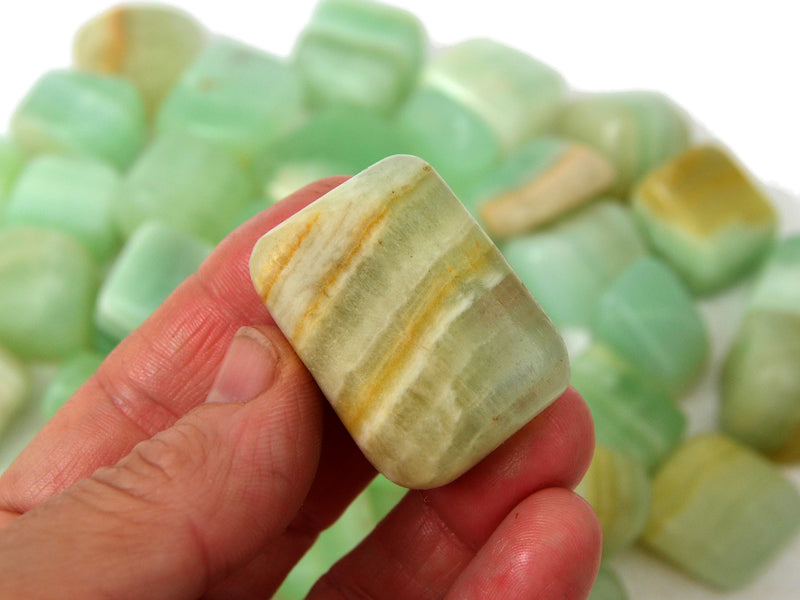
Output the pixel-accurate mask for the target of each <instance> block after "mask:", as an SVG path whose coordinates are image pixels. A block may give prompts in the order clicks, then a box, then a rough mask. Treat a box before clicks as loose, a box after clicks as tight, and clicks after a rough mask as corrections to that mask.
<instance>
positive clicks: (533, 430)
mask: <svg viewBox="0 0 800 600" xmlns="http://www.w3.org/2000/svg"><path fill="white" fill-rule="evenodd" d="M593 446H594V434H593V429H592V421H591V416H590V414H589V411H588V408H587V407H586V404H585V403H584V402H583V400H582V399H581V398H580V396H579V395H578V394H577V393H576V392H575V391H574V390H572V389H570V390H568V391H567V392H566V393H565V394H564V395H562V396H561V398H559V399H558V400H557V401H556V402H554V403H553V404H552V405H551V406H550V407H549V408H547V409H546V410H545V411H543V412H542V413H541V414H540V415H539V416H538V417H536V418H535V419H533V421H531V422H530V423H529V424H528V425H527V426H525V427H524V428H523V429H521V430H520V431H519V432H517V434H515V435H514V436H513V437H512V438H511V439H510V440H508V441H507V442H506V443H505V444H503V445H502V446H501V447H500V448H498V449H497V450H496V451H495V452H493V453H492V454H491V455H489V456H488V457H487V458H486V459H485V460H483V461H482V462H481V463H480V464H478V465H477V466H476V467H475V468H474V469H472V470H471V471H469V472H468V473H467V474H465V475H464V476H462V477H461V478H459V479H458V480H456V481H455V482H453V483H451V484H449V485H447V486H444V487H442V488H439V489H435V490H427V491H417V492H412V493H409V494H407V495H406V497H405V498H404V499H403V500H402V501H401V502H400V504H399V505H398V506H397V507H396V508H395V509H394V510H393V511H392V512H391V513H390V514H389V515H388V516H387V517H386V519H384V520H383V521H382V522H381V523H380V524H379V525H378V527H377V528H376V529H375V531H373V532H372V534H371V535H370V536H368V537H367V538H366V539H365V540H364V542H362V543H361V544H360V545H359V546H358V547H357V548H356V549H355V550H353V551H352V552H351V553H350V554H348V555H347V556H346V557H345V558H343V559H342V560H341V561H340V562H339V563H337V564H336V565H334V567H333V568H332V569H331V570H330V571H329V572H328V573H327V574H326V575H325V576H324V577H323V578H322V580H320V582H319V583H318V584H317V586H316V587H315V588H314V589H313V590H312V594H311V596H310V597H311V598H324V597H327V596H326V594H329V593H333V592H336V593H338V594H339V597H342V598H351V597H354V598H355V597H358V598H360V597H362V596H366V597H380V598H384V597H386V594H387V593H389V591H390V592H391V594H392V596H391V597H393V598H408V599H411V598H415V599H416V598H429V597H431V598H434V597H435V598H439V597H442V596H443V595H444V594H445V593H446V591H447V590H448V589H449V587H450V586H451V585H452V584H453V582H454V581H455V579H456V577H457V576H458V574H459V573H460V572H461V571H462V570H463V569H465V568H466V566H467V565H468V564H469V563H470V561H471V560H472V559H473V557H474V555H475V553H476V552H477V551H478V549H479V548H481V546H482V545H483V544H484V543H485V542H486V540H487V539H488V538H489V536H490V535H491V534H492V532H493V531H494V530H495V529H496V528H497V527H498V526H499V525H500V523H501V522H502V521H503V519H504V518H505V517H506V515H507V514H508V513H509V512H510V511H511V510H512V509H513V507H514V506H516V505H517V504H519V503H520V502H522V501H523V500H524V499H525V498H527V497H528V496H530V495H531V494H533V493H535V492H536V491H538V490H540V489H543V488H547V487H559V486H564V487H570V486H574V485H575V484H576V483H577V481H578V480H579V479H580V477H581V475H582V474H583V472H584V471H585V469H586V467H587V466H588V463H589V460H590V458H591V454H592V450H593Z"/></svg>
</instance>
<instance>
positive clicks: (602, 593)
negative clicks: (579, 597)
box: [587, 563, 628, 600]
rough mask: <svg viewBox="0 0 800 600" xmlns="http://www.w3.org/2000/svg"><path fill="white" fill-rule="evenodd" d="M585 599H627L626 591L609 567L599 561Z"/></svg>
mask: <svg viewBox="0 0 800 600" xmlns="http://www.w3.org/2000/svg"><path fill="white" fill-rule="evenodd" d="M587 600H628V591H627V590H626V589H625V586H624V585H623V584H622V580H621V579H620V578H619V576H618V575H617V574H616V573H615V572H614V571H613V570H612V569H611V567H609V566H608V565H606V564H605V563H600V570H599V571H598V572H597V579H595V582H594V585H593V586H592V591H591V592H590V593H589V597H588V598H587Z"/></svg>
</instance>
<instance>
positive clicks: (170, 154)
mask: <svg viewBox="0 0 800 600" xmlns="http://www.w3.org/2000/svg"><path fill="white" fill-rule="evenodd" d="M252 199H253V185H252V180H251V179H250V176H249V175H248V174H247V172H246V171H245V170H244V169H243V167H242V166H241V164H240V163H239V161H237V160H236V158H235V157H234V155H233V154H232V153H231V152H230V151H229V150H228V149H227V148H225V147H224V146H221V145H219V144H216V143H214V142H210V141H207V140H205V139H200V138H197V137H195V136H193V135H189V134H186V133H182V132H179V131H172V132H167V133H164V134H162V135H160V136H158V137H157V138H156V139H155V140H154V141H153V142H152V143H151V144H150V145H149V146H148V147H147V149H146V150H145V151H144V152H143V153H142V154H141V156H140V157H139V159H138V160H137V161H136V163H135V164H134V165H133V166H132V167H131V169H130V171H129V172H128V174H127V176H126V177H125V180H124V183H123V193H122V198H121V201H120V203H119V207H118V213H117V217H118V223H119V227H120V229H121V231H122V232H123V233H124V234H125V235H126V236H129V235H131V234H132V233H133V232H134V231H135V230H136V229H137V228H138V227H139V226H140V225H141V224H142V223H144V222H146V221H150V220H160V221H163V222H164V223H167V224H169V225H170V226H172V227H174V228H177V229H180V230H182V231H185V232H186V233H189V234H191V235H194V236H197V237H199V238H202V239H205V240H207V241H209V242H212V243H216V242H218V241H219V240H221V239H222V238H223V237H224V236H225V235H226V234H227V233H228V232H229V229H228V228H229V226H230V223H231V222H232V220H233V219H234V217H235V216H237V215H238V214H239V212H240V211H241V210H242V209H243V208H244V207H245V206H247V205H248V204H249V203H250V201H251V200H252Z"/></svg>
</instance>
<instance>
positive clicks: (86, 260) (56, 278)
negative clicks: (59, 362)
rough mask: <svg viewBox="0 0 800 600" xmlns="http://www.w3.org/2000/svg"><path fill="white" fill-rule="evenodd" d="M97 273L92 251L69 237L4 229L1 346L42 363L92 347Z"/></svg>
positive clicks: (0, 256)
mask: <svg viewBox="0 0 800 600" xmlns="http://www.w3.org/2000/svg"><path fill="white" fill-rule="evenodd" d="M96 271H97V269H96V267H95V265H94V261H93V260H92V257H91V256H90V255H89V253H88V251H87V250H86V249H85V248H84V247H83V246H82V245H81V244H80V243H78V242H77V241H75V240H74V239H73V238H72V237H70V236H67V235H65V234H63V233H60V232H58V231H53V230H48V229H40V228H35V227H21V226H17V227H8V228H5V229H2V230H0V344H2V345H4V346H5V347H6V348H8V349H9V350H11V351H12V352H14V353H15V354H16V355H17V356H19V357H20V358H23V359H42V360H49V359H59V358H64V357H66V356H69V355H70V354H72V353H74V352H77V351H78V350H82V349H84V348H87V347H88V345H89V339H90V334H91V312H92V304H93V302H94V296H95V290H96V286H97V272H96Z"/></svg>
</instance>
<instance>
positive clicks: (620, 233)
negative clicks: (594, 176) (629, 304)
mask: <svg viewBox="0 0 800 600" xmlns="http://www.w3.org/2000/svg"><path fill="white" fill-rule="evenodd" d="M501 248H502V250H503V254H504V255H505V257H506V259H507V260H508V262H509V264H510V265H511V267H512V268H513V269H514V270H515V271H516V272H517V274H518V275H519V277H520V279H522V281H523V282H524V283H525V285H526V286H528V288H529V289H530V290H531V292H533V295H534V296H536V299H537V300H538V301H539V303H540V304H541V305H542V307H543V308H544V309H545V311H547V314H548V315H550V317H551V318H552V319H553V321H554V322H555V323H556V324H557V325H558V326H559V327H561V326H581V327H588V326H589V325H590V324H591V322H592V318H593V315H594V311H595V306H596V304H597V302H598V300H599V299H600V296H601V295H602V293H603V292H604V291H605V289H606V287H607V286H608V285H609V284H610V283H611V282H612V281H613V280H614V279H615V278H616V277H617V276H618V275H619V274H620V273H621V272H622V271H624V270H625V269H626V268H627V267H628V266H629V265H630V264H632V263H633V262H635V261H636V260H637V259H638V258H640V257H642V256H644V255H645V254H646V248H645V245H644V242H643V241H642V238H641V236H640V235H639V232H638V230H637V229H636V224H635V223H634V220H633V217H632V215H631V214H630V212H629V211H628V209H627V208H626V207H624V206H623V205H621V204H620V203H618V202H615V201H612V200H603V201H599V202H596V203H592V204H590V205H589V206H587V207H585V208H583V209H581V210H580V211H577V212H576V213H575V214H574V215H568V216H567V217H565V218H564V219H563V220H560V221H557V222H555V223H553V224H552V225H551V226H549V227H545V228H542V229H539V230H537V231H535V232H533V233H529V234H525V235H521V236H519V237H516V238H512V239H510V240H509V241H507V242H505V243H504V244H503V245H502V247H501Z"/></svg>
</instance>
